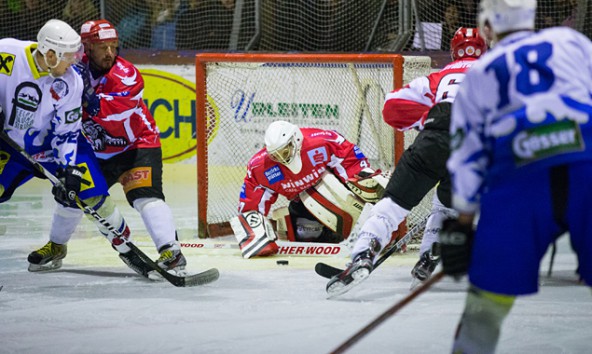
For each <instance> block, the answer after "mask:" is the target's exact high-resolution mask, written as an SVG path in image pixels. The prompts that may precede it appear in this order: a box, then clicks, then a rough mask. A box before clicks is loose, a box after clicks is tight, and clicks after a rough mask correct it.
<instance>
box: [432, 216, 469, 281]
mask: <svg viewBox="0 0 592 354" xmlns="http://www.w3.org/2000/svg"><path fill="white" fill-rule="evenodd" d="M473 234H474V232H473V226H472V225H466V224H461V223H459V222H458V220H457V219H446V220H444V223H443V224H442V230H441V231H440V247H441V257H442V271H443V272H444V274H447V275H451V276H453V277H454V278H455V279H457V280H458V279H459V278H460V277H461V276H463V275H465V274H467V272H468V270H469V263H470V261H471V247H472V246H473Z"/></svg>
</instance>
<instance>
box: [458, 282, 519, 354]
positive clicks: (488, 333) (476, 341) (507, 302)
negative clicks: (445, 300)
mask: <svg viewBox="0 0 592 354" xmlns="http://www.w3.org/2000/svg"><path fill="white" fill-rule="evenodd" d="M514 300H515V297H514V296H506V295H501V294H495V293H491V292H488V291H484V290H481V289H478V288H476V287H474V286H472V287H471V288H470V289H469V292H468V294H467V298H466V301H465V310H464V312H463V314H462V317H461V320H460V323H459V324H458V328H457V330H456V336H455V338H454V344H453V349H452V352H453V353H484V354H488V353H491V354H492V353H494V352H495V348H496V346H497V342H498V338H499V335H500V332H501V326H502V323H503V320H504V319H505V318H506V316H507V315H508V313H509V312H510V310H511V308H512V305H513V304H514Z"/></svg>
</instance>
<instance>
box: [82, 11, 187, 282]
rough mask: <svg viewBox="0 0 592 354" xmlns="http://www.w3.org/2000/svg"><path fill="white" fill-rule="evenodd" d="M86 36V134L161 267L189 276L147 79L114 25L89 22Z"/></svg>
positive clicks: (84, 102)
mask: <svg viewBox="0 0 592 354" xmlns="http://www.w3.org/2000/svg"><path fill="white" fill-rule="evenodd" d="M80 35H81V37H82V42H83V44H84V48H85V56H84V58H83V64H84V65H82V66H79V67H78V69H79V72H80V74H81V76H82V78H83V81H84V83H85V90H84V94H83V107H84V110H85V113H84V117H83V129H84V132H85V134H86V136H87V138H88V140H89V141H90V142H91V144H92V145H93V149H94V151H95V154H96V155H97V157H98V158H99V162H100V165H101V170H102V172H103V174H104V176H105V179H106V180H107V184H108V186H109V187H111V186H113V185H114V184H115V183H117V182H119V183H120V184H121V185H122V186H123V190H124V192H125V195H126V198H127V201H128V203H129V204H130V205H131V206H132V207H133V208H134V209H136V210H137V211H138V212H139V213H140V215H141V216H142V220H143V221H144V225H145V226H146V229H147V231H148V233H149V234H150V236H151V238H152V240H153V241H154V244H155V246H156V249H157V250H158V252H159V253H160V258H159V259H158V260H157V261H156V262H157V263H158V265H159V266H161V267H162V268H164V269H167V270H168V271H169V272H171V273H175V274H177V275H183V274H185V270H184V269H185V265H186V264H187V262H186V260H185V257H184V256H183V254H182V253H181V248H180V245H179V242H178V241H177V236H176V230H175V224H174V219H173V214H172V212H171V209H170V207H169V206H168V205H167V204H166V203H165V201H164V199H165V197H164V194H163V191H162V149H161V145H160V137H159V130H158V127H157V126H156V122H155V121H154V118H153V117H152V115H151V114H150V112H149V110H148V108H147V107H146V104H145V103H144V101H143V100H142V93H143V91H144V80H143V79H142V75H141V74H140V72H139V71H138V69H137V68H136V67H134V65H133V64H132V63H130V62H129V61H127V60H125V59H124V58H122V57H121V56H119V55H118V46H119V41H118V39H119V38H118V33H117V30H116V29H115V27H114V26H113V25H112V24H111V23H110V22H109V21H107V20H96V21H87V22H85V23H84V24H83V25H82V27H81V31H80ZM153 273H155V274H154V277H157V276H158V275H157V274H156V272H153ZM149 276H150V277H151V278H152V277H153V276H152V274H150V275H149Z"/></svg>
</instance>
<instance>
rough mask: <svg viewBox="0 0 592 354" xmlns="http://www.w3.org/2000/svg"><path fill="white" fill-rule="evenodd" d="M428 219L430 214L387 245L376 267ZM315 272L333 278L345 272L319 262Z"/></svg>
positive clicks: (398, 248) (415, 232)
mask: <svg viewBox="0 0 592 354" xmlns="http://www.w3.org/2000/svg"><path fill="white" fill-rule="evenodd" d="M427 221H428V216H426V217H425V218H423V219H422V220H421V221H420V222H419V223H418V224H417V225H415V226H414V227H413V228H412V229H411V230H409V231H408V232H407V233H406V234H405V235H404V236H403V237H401V238H400V239H399V241H397V242H396V243H394V244H391V246H389V247H387V248H386V249H385V250H384V251H383V252H382V255H381V256H380V258H378V260H377V261H376V263H374V269H376V268H378V266H379V265H381V264H382V263H383V262H384V261H386V260H387V258H389V257H390V256H391V255H392V254H393V253H395V252H396V251H398V250H400V249H401V248H403V246H404V245H406V244H407V243H408V242H409V241H410V240H411V238H412V237H413V236H414V235H415V234H417V233H418V232H420V231H422V230H423V229H424V227H425V225H426V223H427ZM315 272H316V273H317V274H318V275H320V276H322V277H323V278H327V279H331V278H333V277H334V276H336V275H337V274H339V273H341V272H343V269H340V268H336V267H333V266H330V265H328V264H326V263H322V262H319V263H317V264H316V265H315Z"/></svg>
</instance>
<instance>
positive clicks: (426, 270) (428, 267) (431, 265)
mask: <svg viewBox="0 0 592 354" xmlns="http://www.w3.org/2000/svg"><path fill="white" fill-rule="evenodd" d="M438 263H440V243H438V242H434V243H433V244H432V248H431V250H429V251H425V252H424V253H423V254H422V255H421V257H420V258H419V261H417V263H416V264H415V267H413V269H412V270H411V276H412V277H413V279H412V280H411V290H413V289H415V288H416V287H417V286H418V285H420V284H421V283H423V282H425V281H426V280H428V279H429V278H430V277H431V276H432V273H433V272H434V269H436V267H437V266H438Z"/></svg>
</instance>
